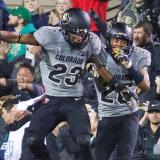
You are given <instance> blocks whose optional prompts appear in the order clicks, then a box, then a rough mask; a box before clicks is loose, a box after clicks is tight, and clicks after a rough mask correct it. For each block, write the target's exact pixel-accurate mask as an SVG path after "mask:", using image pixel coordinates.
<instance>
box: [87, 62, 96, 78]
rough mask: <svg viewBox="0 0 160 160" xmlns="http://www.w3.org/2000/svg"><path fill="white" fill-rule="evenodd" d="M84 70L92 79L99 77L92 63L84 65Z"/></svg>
mask: <svg viewBox="0 0 160 160" xmlns="http://www.w3.org/2000/svg"><path fill="white" fill-rule="evenodd" d="M86 69H87V71H88V72H90V73H91V74H92V75H93V76H94V77H99V74H98V72H97V68H96V66H95V65H94V64H93V63H88V64H87V65H86Z"/></svg>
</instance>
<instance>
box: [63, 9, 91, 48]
mask: <svg viewBox="0 0 160 160" xmlns="http://www.w3.org/2000/svg"><path fill="white" fill-rule="evenodd" d="M61 27H62V33H63V35H64V38H65V40H66V41H67V42H68V43H69V44H70V46H71V47H72V48H77V49H78V48H83V47H84V46H85V44H86V43H87V42H88V40H89V32H90V17H89V15H88V14H87V13H86V12H84V11H82V10H81V9H78V8H70V9H68V10H67V11H66V12H65V13H64V15H63V17H62V20H61Z"/></svg>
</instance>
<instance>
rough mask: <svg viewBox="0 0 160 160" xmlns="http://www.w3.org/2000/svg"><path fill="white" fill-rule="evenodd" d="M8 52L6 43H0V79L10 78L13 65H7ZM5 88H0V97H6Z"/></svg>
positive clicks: (6, 91)
mask: <svg viewBox="0 0 160 160" xmlns="http://www.w3.org/2000/svg"><path fill="white" fill-rule="evenodd" d="M8 51H9V46H8V43H6V42H3V41H1V42H0V78H11V71H12V68H13V64H11V63H8V61H7V54H8ZM8 94H9V92H8V90H7V88H6V87H3V86H0V97H2V96H5V95H8Z"/></svg>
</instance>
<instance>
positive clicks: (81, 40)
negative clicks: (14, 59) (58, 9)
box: [0, 8, 113, 160]
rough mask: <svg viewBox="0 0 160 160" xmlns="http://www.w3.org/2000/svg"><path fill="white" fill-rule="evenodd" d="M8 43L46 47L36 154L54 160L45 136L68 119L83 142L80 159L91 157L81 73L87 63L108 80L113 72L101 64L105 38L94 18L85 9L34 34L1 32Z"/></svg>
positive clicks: (34, 127)
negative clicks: (100, 35) (96, 29)
mask: <svg viewBox="0 0 160 160" xmlns="http://www.w3.org/2000/svg"><path fill="white" fill-rule="evenodd" d="M0 33H1V39H2V40H5V41H8V42H13V43H14V42H18V43H27V44H31V45H41V46H42V53H41V56H42V60H41V62H40V67H41V74H42V81H43V85H44V87H45V91H46V95H47V96H46V99H45V102H46V104H44V106H42V107H41V108H40V110H38V111H37V112H36V113H35V115H34V116H33V118H32V121H31V123H30V127H29V130H28V137H29V138H28V144H29V146H30V149H31V151H32V152H33V153H34V155H35V156H36V157H37V158H39V159H42V160H50V159H51V156H50V155H49V153H48V151H47V149H46V147H45V145H44V137H45V136H46V135H47V134H48V133H50V132H51V131H52V130H53V129H54V128H55V127H56V126H57V124H58V123H60V122H61V121H67V123H68V124H69V126H70V128H71V132H73V135H74V136H75V140H76V142H77V144H78V145H79V150H80V159H81V160H91V159H92V158H91V157H92V156H91V154H90V153H91V152H90V137H91V134H90V122H89V117H88V113H87V111H86V108H85V104H84V100H83V98H82V96H83V87H82V83H81V73H82V72H83V70H84V68H85V64H86V62H93V61H94V62H95V63H96V65H97V70H98V72H99V73H100V74H101V75H102V76H103V78H104V79H105V80H106V81H111V80H112V78H113V77H112V75H111V74H110V73H109V72H108V71H107V70H106V69H105V67H103V66H102V65H101V62H100V61H99V58H98V54H99V52H100V50H101V41H100V39H99V38H98V36H96V35H95V34H94V33H92V32H91V31H90V18H89V16H88V14H87V13H86V12H84V11H82V10H81V9H74V8H71V9H68V10H67V11H66V12H64V15H63V17H62V20H61V27H48V26H46V27H42V28H40V29H39V30H37V31H36V32H35V33H34V34H33V35H31V34H29V35H22V34H17V33H11V32H6V31H0Z"/></svg>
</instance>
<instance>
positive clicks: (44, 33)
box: [34, 26, 58, 47]
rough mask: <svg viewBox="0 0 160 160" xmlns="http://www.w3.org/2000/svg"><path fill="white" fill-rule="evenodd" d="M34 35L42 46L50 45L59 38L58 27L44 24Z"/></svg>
mask: <svg viewBox="0 0 160 160" xmlns="http://www.w3.org/2000/svg"><path fill="white" fill-rule="evenodd" d="M34 37H35V39H36V40H37V41H38V43H39V44H40V45H41V46H43V47H44V46H45V45H50V44H51V43H54V42H56V40H57V39H58V38H57V37H58V27H51V26H44V27H41V28H40V29H38V30H37V31H36V32H34Z"/></svg>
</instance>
